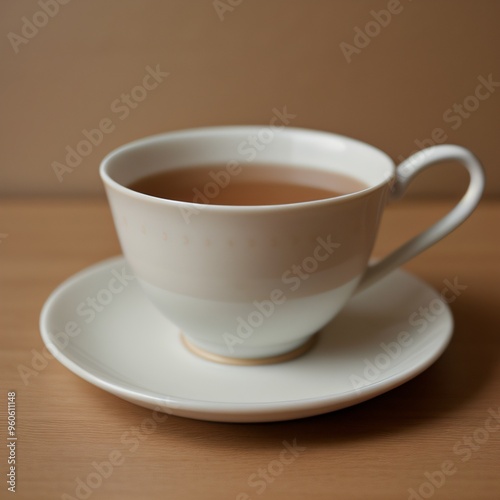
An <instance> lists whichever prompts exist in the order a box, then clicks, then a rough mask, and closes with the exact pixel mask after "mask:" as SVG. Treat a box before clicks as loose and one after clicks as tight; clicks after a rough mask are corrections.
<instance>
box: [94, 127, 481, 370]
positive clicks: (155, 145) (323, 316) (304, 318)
mask: <svg viewBox="0 0 500 500" xmlns="http://www.w3.org/2000/svg"><path fill="white" fill-rule="evenodd" d="M263 130H264V127H256V126H248V127H247V126H230V127H213V128H202V129H194V130H186V131H180V132H172V133H166V134H163V135H158V136H154V137H150V138H145V139H141V140H138V141H135V142H133V143H131V144H128V145H125V146H122V147H120V148H118V149H117V150H115V151H113V152H112V153H110V154H109V155H108V156H107V157H106V158H105V159H104V160H103V162H102V164H101V169H100V172H101V177H102V180H103V182H104V185H105V188H106V192H107V195H108V199H109V203H110V205H111V210H112V213H113V218H114V222H115V226H116V230H117V232H118V236H119V239H120V242H121V246H122V249H123V252H124V254H125V257H126V259H127V261H128V263H129V264H130V266H131V268H132V270H133V272H134V273H135V275H136V276H137V279H138V281H139V282H140V284H141V285H142V287H143V289H144V291H145V293H146V295H147V296H148V297H149V298H150V300H151V301H152V302H153V303H154V304H155V305H156V306H157V307H158V308H159V309H160V310H161V311H162V312H163V314H164V315H165V316H166V317H167V318H168V319H169V320H171V321H172V322H173V323H175V324H176V325H177V326H178V327H179V329H180V330H181V331H182V333H183V335H184V339H185V343H186V344H187V345H188V346H189V347H190V348H191V349H192V350H193V351H195V352H197V353H199V354H202V355H205V356H206V357H210V358H211V359H214V360H218V361H222V362H234V363H238V362H240V361H243V362H244V363H246V364H254V363H255V364H257V363H264V362H275V361H280V360H283V359H286V358H289V357H293V356H294V355H298V354H300V353H301V352H303V351H304V350H305V349H307V347H308V346H309V345H310V344H311V339H312V338H313V336H314V335H315V333H316V332H318V331H319V330H320V329H321V328H322V327H323V326H324V325H326V324H327V323H328V322H329V321H330V320H331V319H332V318H333V317H334V316H335V315H336V314H337V313H338V312H339V311H340V310H341V309H342V307H343V306H344V305H345V304H346V302H347V301H348V300H349V298H350V297H351V296H352V295H353V294H354V293H355V292H357V291H359V290H361V289H363V288H365V287H367V286H369V285H371V284H373V283H375V282H376V281H377V280H379V279H381V278H382V277H383V276H385V275H386V274H387V273H388V272H390V271H391V270H393V269H395V268H396V267H398V266H400V265H401V264H403V263H404V262H406V261H407V260H408V259H410V258H412V257H414V256H415V255H417V254H419V253H420V252H422V251H423V250H425V249H426V248H427V247H429V246H430V245H432V244H434V243H435V242H437V241H438V240H439V239H441V238H442V237H443V236H445V235H446V234H448V233H449V232H450V231H452V230H453V229H455V228H456V227H457V226H458V225H459V224H460V223H462V222H463V221H464V220H465V219H466V218H467V217H468V216H469V215H470V214H471V212H472V211H473V210H474V208H475V207H476V205H477V203H478V201H479V199H480V197H481V194H482V191H483V186H484V174H483V169H482V167H481V164H480V163H479V161H478V160H477V158H476V157H475V156H474V155H473V154H472V153H471V152H470V151H468V150H467V149H464V148H462V147H460V146H454V145H441V146H434V147H431V148H428V149H425V150H423V151H420V152H419V153H416V154H415V155H413V156H412V157H410V158H409V159H408V160H406V161H405V162H403V163H402V164H401V165H399V166H398V167H397V168H396V167H395V165H394V163H393V161H392V160H391V159H390V158H389V157H388V156H387V155H386V154H385V153H383V152H382V151H380V150H378V149H376V148H374V147H372V146H369V145H368V144H364V143H362V142H359V141H357V140H354V139H350V138H347V137H343V136H339V135H335V134H331V133H327V132H319V131H312V130H304V129H294V128H282V129H265V130H266V134H265V137H266V141H265V142H264V141H261V142H260V143H259V145H260V147H259V148H258V149H255V155H252V156H256V158H255V159H254V160H253V163H257V162H258V163H266V164H269V163H275V164H281V165H282V164H286V165H288V166H295V167H301V168H310V167H314V168H316V169H318V168H319V169H323V170H326V171H329V172H332V173H340V174H344V175H348V176H350V177H352V178H354V179H357V180H359V181H361V182H363V183H364V184H365V185H367V186H368V187H367V188H366V189H363V190H361V191H358V192H355V193H351V194H346V195H343V196H338V197H334V198H329V199H323V200H316V201H309V202H300V203H293V204H286V205H267V206H222V205H215V204H196V203H189V202H181V201H173V200H169V199H163V198H156V197H152V196H148V195H145V194H142V193H139V192H135V191H133V190H131V189H129V188H128V187H127V186H128V185H130V184H131V183H132V182H134V181H136V180H137V179H139V178H142V177H144V176H146V175H149V174H153V173H156V172H159V171H162V170H167V169H174V168H176V169H177V168H182V167H190V166H203V165H213V164H216V163H217V164H224V165H227V172H228V173H229V174H230V175H233V174H234V175H237V174H236V173H235V172H237V168H236V167H237V165H238V164H244V163H247V160H245V158H247V157H248V156H250V155H248V156H242V154H241V153H240V152H243V151H245V152H248V148H247V149H246V150H245V149H244V148H242V144H243V145H244V144H248V143H252V141H250V142H248V141H249V138H250V139H251V138H254V141H253V143H254V144H256V143H255V139H258V138H259V137H262V138H263V137H264V134H263ZM446 160H458V161H459V162H460V163H462V164H463V165H464V166H465V167H466V168H467V170H468V171H469V174H470V184H469V187H468V190H467V192H466V194H465V195H464V197H463V198H462V199H461V201H460V202H459V203H458V204H457V205H456V206H455V208H454V209H453V210H452V211H451V212H450V213H448V214H447V215H446V216H445V217H444V218H442V219H441V220H439V221H438V222H437V223H436V224H434V225H433V226H432V227H430V228H429V229H427V230H426V231H424V232H423V233H421V234H420V235H418V236H416V237H415V238H413V239H412V240H411V241H409V242H408V243H406V244H405V245H403V246H402V247H400V248H399V249H397V250H396V251H394V252H393V253H391V254H390V255H389V256H387V257H385V258H384V259H382V260H381V261H379V262H378V263H376V264H374V265H369V263H368V261H369V257H370V253H371V251H372V248H373V245H374V242H375V237H376V234H377V230H378V227H379V222H380V219H381V216H382V212H383V209H384V207H385V205H386V204H387V202H388V201H391V200H394V199H397V198H399V197H400V196H401V195H402V194H403V193H404V191H405V190H406V187H407V185H408V184H409V183H410V181H411V180H412V179H413V177H414V176H415V175H416V174H417V173H419V172H421V171H422V170H424V169H425V168H427V167H428V166H430V165H432V164H434V163H436V162H440V161H446ZM251 164H252V162H250V163H248V166H249V167H250V166H251ZM214 182H215V180H214ZM212 188H213V186H212ZM219 188H220V189H223V187H221V186H219Z"/></svg>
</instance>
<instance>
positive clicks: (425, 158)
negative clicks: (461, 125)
mask: <svg viewBox="0 0 500 500" xmlns="http://www.w3.org/2000/svg"><path fill="white" fill-rule="evenodd" d="M447 160H457V161H458V162H460V163H461V164H462V165H463V166H464V167H465V168H466V169H467V170H468V171H469V176H470V177H469V187H468V188H467V191H466V193H465V194H464V196H463V197H462V199H461V200H460V201H459V202H458V204H457V205H456V206H455V207H454V208H453V210H451V212H449V213H448V214H447V215H445V216H444V217H443V218H442V219H440V220H439V221H438V222H436V223H435V224H433V225H432V226H431V227H429V228H428V229H426V230H425V231H424V232H423V233H420V234H419V235H417V236H415V237H414V238H412V239H411V240H410V241H408V242H407V243H405V244H403V245H402V246H401V247H399V248H398V249H397V250H394V251H393V252H392V253H390V254H389V255H387V256H386V257H384V258H383V259H382V260H380V261H379V262H377V263H375V264H372V265H370V266H368V268H367V270H366V272H365V274H364V275H363V277H362V279H361V281H360V283H359V285H358V287H357V289H356V291H355V293H359V292H361V291H363V290H365V289H366V288H368V287H369V286H371V285H373V284H374V283H376V282H377V281H378V280H380V279H381V278H383V277H384V276H385V275H386V274H388V273H390V272H391V271H392V270H394V269H396V268H397V267H399V266H401V265H402V264H404V263H405V262H407V261H408V260H410V259H412V258H413V257H415V256H416V255H418V254H419V253H421V252H423V251H424V250H426V249H427V248H429V247H430V246H431V245H434V243H437V242H438V241H439V240H440V239H441V238H443V237H444V236H446V235H447V234H449V233H451V231H453V230H454V229H455V228H456V227H458V226H459V225H460V224H461V223H462V222H463V221H464V220H465V219H467V217H469V215H470V214H471V213H472V212H473V211H474V209H475V208H476V206H477V204H478V203H479V200H480V198H481V195H482V193H483V189H484V183H485V176H484V170H483V167H482V165H481V163H480V161H479V160H478V159H477V158H476V156H474V154H473V153H471V152H470V151H469V150H468V149H466V148H463V147H461V146H455V145H451V144H443V145H440V146H432V147H430V148H427V149H424V150H422V151H419V152H418V153H415V154H414V155H412V156H410V157H409V158H407V159H406V160H405V161H404V162H403V163H401V164H400V165H399V166H398V167H397V169H396V177H395V179H394V184H393V186H392V188H391V194H390V195H389V202H390V201H394V200H398V199H399V198H401V197H402V196H403V195H404V193H405V191H406V189H407V187H408V185H409V184H410V183H411V181H412V180H413V179H414V178H415V177H416V176H417V175H418V174H419V173H420V172H422V171H423V170H425V169H426V168H427V167H430V166H431V165H434V164H435V163H438V162H441V161H447Z"/></svg>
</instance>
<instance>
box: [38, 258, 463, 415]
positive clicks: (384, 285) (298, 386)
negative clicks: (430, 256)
mask: <svg viewBox="0 0 500 500" xmlns="http://www.w3.org/2000/svg"><path fill="white" fill-rule="evenodd" d="M436 301H439V302H436ZM431 303H432V304H433V306H434V307H431V309H430V310H431V311H433V313H431V314H433V316H432V317H429V313H427V316H422V313H421V311H422V310H421V309H420V307H428V306H429V304H431ZM437 306H439V307H437ZM412 325H413V326H412ZM40 329H41V334H42V338H43V341H44V343H45V345H46V346H47V348H48V349H49V351H50V352H51V353H52V354H53V355H54V357H55V358H56V359H57V360H59V361H60V362H61V363H62V364H63V365H64V366H66V367H67V368H68V369H69V370H71V371H72V372H73V373H75V374H76V375H78V376H79V377H81V378H83V379H85V380H87V381H88V382H90V383H91V384H94V385H96V386H97V387H100V388H101V389H104V390H105V391H108V392H110V393H112V394H114V395H116V396H118V397H120V398H123V399H125V400H127V401H130V402H132V403H135V404H137V405H140V406H144V407H146V408H150V409H156V410H158V411H162V412H165V413H169V414H172V415H178V416H182V417H189V418H195V419H201V420H211V421H218V422H270V421H279V420H288V419H295V418H301V417H308V416H312V415H319V414H321V413H326V412H330V411H334V410H338V409H341V408H345V407H347V406H351V405H354V404H356V403H360V402H362V401H365V400H367V399H370V398H373V397H375V396H377V395H379V394H382V393H384V392H386V391H389V390H390V389H393V388H395V387H397V386H399V385H401V384H403V383H404V382H406V381H408V380H410V379H412V378H413V377H415V376H416V375H418V374H419V373H421V372H423V371H424V370H425V369H426V368H428V367H429V366H430V365H431V364H432V363H433V362H434V361H436V359H437V358H438V357H439V356H440V355H441V354H442V352H443V351H444V350H445V348H446V346H447V345H448V343H449V341H450V339H451V336H452V330H453V318H452V314H451V311H450V309H449V307H448V306H447V305H445V304H444V302H443V301H442V300H441V299H440V295H439V294H438V293H437V292H436V291H434V290H433V289H432V288H430V287H429V285H427V284H426V283H424V282H422V281H420V280H418V279H417V278H415V277H413V276H411V275H410V274H408V273H406V272H404V271H401V270H397V271H395V272H393V273H391V274H390V275H389V276H387V277H386V278H384V279H383V280H381V281H380V282H378V283H377V284H375V285H374V286H372V287H371V288H369V289H367V290H365V291H363V292H362V293H359V294H358V295H356V296H355V297H354V298H352V299H351V300H350V301H349V303H348V304H347V305H346V307H345V308H344V309H343V310H342V311H341V313H340V314H339V315H338V316H337V317H336V318H335V319H334V320H333V321H332V322H331V323H329V324H328V325H327V326H326V327H325V328H324V329H323V330H322V331H321V332H320V334H319V338H318V341H317V342H316V344H315V345H314V346H313V347H312V348H311V349H310V350H309V351H307V352H306V353H305V354H303V355H302V356H301V357H298V358H295V359H293V360H290V361H287V362H284V363H279V364H271V365H260V366H232V365H223V364H219V363H215V362H213V361H209V360H206V359H202V358H200V357H198V356H196V355H195V354H193V353H192V352H190V351H189V350H188V349H187V348H186V347H185V346H184V345H183V343H182V342H181V339H180V333H179V331H178V329H177V328H176V327H175V326H174V325H172V324H171V323H170V322H169V321H168V320H166V319H165V318H164V317H163V316H161V315H160V313H159V312H158V311H157V310H156V309H155V308H154V307H153V305H151V304H150V303H149V302H148V301H147V299H146V298H145V297H144V296H143V293H142V290H141V289H140V287H139V285H138V283H137V282H136V280H135V279H134V278H133V276H132V275H131V272H130V271H129V268H128V266H127V264H126V262H125V260H124V258H123V257H121V256H120V257H115V258H112V259H109V260H106V261H103V262H100V263H98V264H96V265H93V266H91V267H89V268H87V269H85V270H83V271H81V272H79V273H78V274H76V275H75V276H73V277H71V278H69V279H68V280H67V281H65V282H64V283H62V284H61V285H60V286H59V287H58V288H57V289H56V290H54V292H53V293H52V294H51V295H50V297H49V298H48V299H47V301H46V303H45V305H44V307H43V309H42V313H41V318H40Z"/></svg>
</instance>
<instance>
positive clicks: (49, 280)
mask: <svg viewBox="0 0 500 500" xmlns="http://www.w3.org/2000/svg"><path fill="white" fill-rule="evenodd" d="M451 204H452V202H448V201H446V202H402V203H399V204H397V205H395V206H393V207H390V208H389V209H388V211H387V213H386V216H385V219H384V223H383V227H382V231H381V234H380V240H379V243H378V245H377V254H378V255H383V254H384V253H385V252H387V251H388V250H389V249H391V248H393V247H394V246H395V245H396V244H397V243H398V242H402V241H403V240H404V239H406V238H408V237H409V236H411V235H412V234H414V233H415V232H416V231H418V230H420V229H422V228H424V227H425V226H426V225H428V224H429V223H430V222H431V221H433V220H435V219H436V218H437V217H438V216H439V215H440V214H443V213H444V212H445V211H446V210H447V209H448V208H449V207H450V206H451ZM499 214H500V203H498V202H493V201H489V202H483V203H482V204H481V206H480V208H479V209H478V211H477V212H476V213H475V214H474V215H473V216H472V217H471V219H469V221H467V222H466V223H465V224H464V225H463V226H462V227H461V228H459V229H458V230H457V231H455V233H453V234H452V235H450V236H449V237H447V238H446V239H445V240H443V241H442V242H441V243H439V244H438V245H437V246H435V247H434V248H432V249H431V250H429V251H427V252H426V253H425V254H423V255H422V256H420V257H418V258H416V259H415V260H414V261H412V262H411V263H409V264H408V265H407V266H406V268H407V269H408V270H410V271H411V272H413V273H415V274H417V275H418V276H420V277H421V278H423V279H425V280H426V281H427V282H429V283H431V284H432V285H433V286H434V287H435V288H437V289H441V288H442V283H443V280H445V279H450V280H453V279H454V278H455V277H458V280H459V282H460V283H463V284H465V285H467V287H468V288H467V289H466V290H465V291H464V292H463V293H462V295H461V296H460V297H458V298H457V300H456V301H455V302H454V303H452V304H451V308H452V310H453V312H454V315H455V320H456V330H455V335H454V338H453V340H452V343H451V345H450V346H449V348H448V349H447V351H446V352H445V353H444V355H443V356H442V357H441V358H440V359H439V360H438V361H437V362H436V363H435V364H434V365H433V366H432V367H431V368H430V369H428V370H427V371H426V372H425V373H423V374H422V375H420V376H419V377H417V378H416V379H414V380H412V381H410V382H408V383H406V384H405V385H403V386H401V387H399V388H397V389H395V390H393V391H391V392H389V393H387V394H385V395H382V396H379V397H377V398H375V399H373V400H370V401H367V402H365V403H363V404H360V405H357V406H354V407H351V408H347V409H345V410H342V411H338V412H335V413H330V414H326V415H322V416H318V417H314V418H308V419H303V420H297V421H289V422H282V423H270V424H217V423H209V422H199V421H195V420H188V419H183V418H178V417H173V416H169V417H168V418H165V420H164V421H163V422H161V423H159V424H158V425H157V427H156V429H154V430H153V431H152V432H149V430H148V433H146V432H143V431H141V430H140V429H141V425H142V423H143V422H144V421H145V420H146V419H148V418H150V417H151V412H150V411H149V410H146V409H144V408H140V407H138V406H134V405H133V404H130V403H127V402H125V401H122V400H121V399H118V398H116V397H114V396H112V395H110V394H108V393H106V392H104V391H102V390H100V389H97V388H96V387H94V386H92V385H90V384H88V383H87V382H85V381H83V380H81V379H80V378H78V377H77V376H76V375H74V374H73V373H71V372H69V371H68V370H67V369H66V368H64V367H63V366H62V365H60V364H59V363H58V362H57V361H55V360H51V361H48V362H47V366H43V367H42V368H41V369H40V370H38V369H37V370H35V372H36V374H31V376H29V378H28V379H27V381H26V384H25V383H24V382H23V380H22V379H21V377H20V375H19V367H20V366H21V365H23V366H26V367H31V365H32V363H33V362H36V361H33V359H32V358H33V353H34V352H36V351H40V350H41V349H42V347H43V345H42V341H41V338H40V335H39V331H38V317H39V312H40V308H41V307H42V304H43V302H44V300H45V299H46V297H47V296H48V294H49V293H50V292H51V291H52V289H53V288H54V287H55V286H56V285H57V284H58V283H60V282H61V281H62V280H64V279H65V278H67V277H68V276H70V275H71V274H73V273H75V272H76V271H78V270H80V269H82V268H83V267H85V266H88V265H90V264H92V263H94V262H96V261H99V260H101V259H104V258H106V257H108V256H111V255H114V254H118V253H119V252H120V249H119V246H118V242H117V239H116V236H115V233H114V229H113V225H112V221H111V217H110V213H109V211H108V208H107V204H106V202H105V201H104V200H102V199H94V200H86V199H82V200H71V201H61V200H59V201H57V200H36V199H34V200H10V201H9V200H8V201H3V202H2V203H1V204H0V233H1V234H2V236H1V237H0V242H1V243H0V263H1V264H0V265H1V269H0V270H1V274H0V276H1V281H2V287H1V315H0V327H1V339H2V349H1V352H0V361H1V362H0V376H1V388H2V390H1V393H0V394H1V400H2V401H1V403H0V405H1V412H0V413H1V416H2V417H1V420H2V422H3V423H2V425H1V426H0V437H1V441H2V442H3V445H2V446H1V448H2V450H3V451H2V452H1V453H0V464H1V466H0V470H1V473H2V478H3V479H2V482H1V498H18V499H61V498H65V499H69V498H91V499H92V500H94V499H96V500H97V499H108V500H113V499H117V500H118V499H119V500H126V499H132V498H134V499H135V498H137V499H160V498H161V499H166V498H169V499H170V498H172V499H184V498H188V499H217V500H220V499H237V498H239V499H245V498H252V499H253V498H263V499H265V498H269V499H287V500H292V499H304V498H306V499H311V500H312V499H323V498H324V499H342V500H343V499H372V498H373V499H381V500H382V499H383V500H388V499H393V498H394V499H406V498H430V497H431V496H432V497H434V498H436V499H443V498H447V499H454V500H456V499H472V498H473V499H481V500H482V499H495V500H498V499H499V498H500V446H499V445H500V336H499V321H498V312H499V309H500V303H499V293H498V290H499V283H500V269H499V260H498V258H499V254H500V237H499V235H500V229H499V225H498V223H499ZM8 391H15V393H16V419H17V421H16V436H17V438H18V440H17V448H16V452H17V455H16V460H17V462H16V467H17V469H16V472H17V479H16V480H17V483H16V495H17V496H12V497H9V496H8V491H7V486H8V484H7V483H6V481H5V478H6V473H7V456H8V455H7V454H8V448H6V446H5V444H6V443H7V425H6V424H7V416H6V414H7V398H8V397H7V392H8ZM492 415H497V417H496V418H497V420H495V419H494V418H493V417H492ZM490 417H491V418H490ZM148 429H149V428H148ZM124 433H130V434H129V435H130V436H132V435H133V434H134V433H135V435H136V446H131V445H129V446H126V447H125V446H124V445H123V444H122V442H121V440H122V438H123V435H124ZM284 441H286V442H287V443H289V444H290V445H292V444H293V442H294V441H296V444H297V446H298V447H300V450H299V451H296V452H295V454H296V456H295V457H294V460H293V461H292V460H289V462H290V463H287V464H286V465H284V466H283V467H281V469H280V466H279V464H277V463H276V462H273V461H276V460H279V458H280V453H281V451H282V450H283V449H284V444H283V442H284ZM116 451H120V452H121V459H120V460H117V462H121V464H120V465H118V464H116V465H115V466H114V467H113V470H112V472H111V475H109V477H104V478H103V476H106V475H108V472H107V470H106V468H104V469H103V472H102V473H101V475H100V476H98V475H96V474H94V475H92V472H93V471H94V466H93V465H92V464H93V462H96V463H97V464H100V463H102V462H103V461H107V460H109V457H115V458H116V457H117V456H118V455H116V453H114V452H116ZM290 456H291V455H289V457H290ZM269 470H271V471H272V473H269ZM259 474H260V475H261V478H260V479H258V480H257V479H256V478H257V477H258V475H259ZM99 477H100V479H99ZM77 478H80V479H81V480H82V481H90V484H92V485H93V489H91V490H86V489H85V488H84V487H80V490H77V486H78V483H77ZM249 480H250V483H252V484H249ZM433 483H434V484H433ZM94 486H95V488H94ZM412 489H413V490H414V491H415V494H413V493H412ZM89 491H90V492H89ZM259 493H260V494H259ZM65 494H66V495H65Z"/></svg>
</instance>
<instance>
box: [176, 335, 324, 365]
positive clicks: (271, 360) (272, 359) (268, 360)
mask: <svg viewBox="0 0 500 500" xmlns="http://www.w3.org/2000/svg"><path fill="white" fill-rule="evenodd" d="M317 340H318V333H315V334H314V335H313V336H312V337H310V338H309V339H308V340H307V341H306V342H304V343H303V344H302V345H300V346H299V347H297V348H295V349H293V350H292V351H288V352H285V353H283V354H279V355H276V356H268V357H265V358H233V357H230V356H222V355H220V354H215V353H213V352H209V351H206V350H205V349H202V348H201V347H199V346H197V345H195V344H193V343H192V342H191V341H190V340H188V339H187V337H186V336H185V335H184V334H183V333H181V341H182V343H183V344H184V346H185V347H186V348H187V349H188V350H189V351H191V352H192V353H193V354H196V355H197V356H199V357H200V358H203V359H208V360H209V361H214V362H216V363H222V364H225V365H239V366H256V365H270V364H275V363H283V362H285V361H290V360H291V359H295V358H298V357H299V356H302V354H305V353H306V352H307V351H309V349H311V347H312V346H313V345H314V344H315V343H316V341H317Z"/></svg>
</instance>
